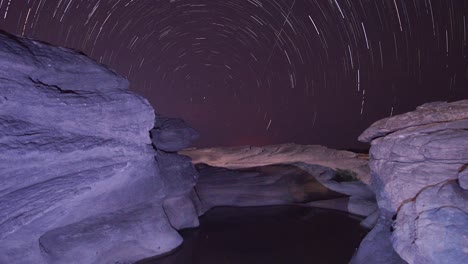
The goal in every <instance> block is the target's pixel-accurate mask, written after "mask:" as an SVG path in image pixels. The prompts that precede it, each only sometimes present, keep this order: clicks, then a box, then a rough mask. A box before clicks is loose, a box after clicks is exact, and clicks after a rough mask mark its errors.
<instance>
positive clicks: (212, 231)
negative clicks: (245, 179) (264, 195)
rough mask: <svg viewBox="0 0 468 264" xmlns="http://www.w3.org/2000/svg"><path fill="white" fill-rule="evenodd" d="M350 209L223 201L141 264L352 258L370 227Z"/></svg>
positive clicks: (337, 262) (315, 263)
mask: <svg viewBox="0 0 468 264" xmlns="http://www.w3.org/2000/svg"><path fill="white" fill-rule="evenodd" d="M359 221H360V219H359V218H355V217H352V216H350V215H348V214H345V213H341V212H336V211H331V210H323V209H313V208H306V207H299V206H268V207H248V208H234V207H220V208H215V209H212V210H210V211H209V212H207V213H206V214H205V215H204V216H202V217H201V218H200V223H201V224H200V227H199V228H197V229H190V230H183V231H182V232H181V235H182V236H183V238H184V243H183V244H182V246H181V247H179V248H178V249H177V250H175V251H174V252H172V253H170V254H168V255H166V256H163V257H160V258H152V259H146V260H143V261H140V262H138V263H139V264H224V263H225V264H263V263H265V264H267V263H273V264H275V263H278V264H302V263H304V264H305V263H307V264H346V263H348V262H349V260H350V259H351V257H352V255H353V253H354V251H355V249H356V248H357V247H358V246H359V243H360V241H361V240H362V239H363V238H364V236H365V235H366V230H364V229H362V228H361V227H360V226H359Z"/></svg>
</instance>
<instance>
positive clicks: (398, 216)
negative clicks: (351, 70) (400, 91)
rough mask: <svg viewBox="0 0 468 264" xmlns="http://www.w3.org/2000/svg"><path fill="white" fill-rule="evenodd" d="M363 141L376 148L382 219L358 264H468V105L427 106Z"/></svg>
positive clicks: (373, 157) (374, 129) (374, 176)
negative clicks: (386, 255) (385, 255)
mask: <svg viewBox="0 0 468 264" xmlns="http://www.w3.org/2000/svg"><path fill="white" fill-rule="evenodd" d="M359 139H360V140H362V141H365V142H371V143H372V147H371V149H370V161H369V166H370V169H371V181H370V186H371V188H372V189H373V191H374V192H375V193H376V196H377V202H378V204H379V208H380V211H381V216H380V221H379V224H378V226H377V227H376V228H375V229H374V230H373V231H372V232H371V233H370V234H369V235H368V236H367V237H366V239H364V241H363V243H362V244H361V247H360V250H359V251H358V254H357V255H356V257H355V259H354V262H352V263H369V261H371V262H372V263H405V262H407V263H410V264H425V263H447V264H448V263H468V239H467V238H468V207H467V204H468V188H467V187H468V186H467V184H466V183H467V181H468V171H467V167H468V165H467V164H468V100H462V101H457V102H451V103H447V102H435V103H428V104H424V105H422V106H420V107H418V108H417V109H416V110H415V111H413V112H409V113H405V114H402V115H397V116H393V117H390V118H386V119H383V120H380V121H377V122H376V123H374V124H373V125H372V126H371V127H370V128H368V129H367V130H366V131H364V133H363V134H362V135H361V136H360V137H359ZM390 230H391V231H390ZM377 234H380V235H377ZM379 245H381V247H379ZM393 249H395V250H396V253H398V255H397V254H395V253H393V256H391V258H389V259H387V260H382V258H380V255H379V254H376V253H375V252H386V253H382V254H381V255H383V254H388V255H389V256H390V255H391V252H393ZM377 255H378V256H379V257H377ZM373 256H376V257H373ZM400 257H401V258H402V259H399V258H400ZM378 258H380V260H378ZM379 261H380V262H379Z"/></svg>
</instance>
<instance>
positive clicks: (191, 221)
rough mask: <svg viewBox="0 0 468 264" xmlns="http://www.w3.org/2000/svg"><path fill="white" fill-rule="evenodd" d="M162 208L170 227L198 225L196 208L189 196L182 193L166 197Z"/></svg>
mask: <svg viewBox="0 0 468 264" xmlns="http://www.w3.org/2000/svg"><path fill="white" fill-rule="evenodd" d="M163 208H164V212H165V213H166V215H167V218H168V219H169V222H170V223H171V225H172V227H174V228H175V229H177V230H180V229H184V228H193V227H197V226H199V225H200V222H199V221H198V210H197V208H196V206H195V205H194V203H193V201H192V199H191V197H190V196H187V195H184V196H178V197H172V198H169V199H166V200H164V204H163ZM155 255H156V254H155Z"/></svg>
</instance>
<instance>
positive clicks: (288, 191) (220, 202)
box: [181, 144, 378, 227]
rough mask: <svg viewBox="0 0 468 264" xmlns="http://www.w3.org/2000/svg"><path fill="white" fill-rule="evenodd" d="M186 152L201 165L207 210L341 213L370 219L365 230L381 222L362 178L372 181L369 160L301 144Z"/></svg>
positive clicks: (200, 183)
mask: <svg viewBox="0 0 468 264" xmlns="http://www.w3.org/2000/svg"><path fill="white" fill-rule="evenodd" d="M181 153H184V154H186V155H188V156H190V157H191V158H192V161H193V163H195V164H197V163H198V165H197V167H198V170H199V172H200V178H199V180H198V182H197V185H196V190H197V195H198V198H199V200H200V202H201V212H205V211H206V210H208V209H210V208H212V207H216V206H266V205H286V204H294V205H301V206H308V207H320V208H328V209H335V210H341V211H345V212H349V213H352V214H356V215H360V216H364V217H368V219H367V220H366V221H364V222H363V223H362V224H363V225H364V226H365V227H371V226H373V225H374V224H375V218H376V214H377V215H378V212H377V205H376V202H375V197H374V194H373V192H372V191H371V190H370V189H369V188H368V187H367V186H366V185H365V184H363V183H362V182H361V181H358V180H357V178H361V177H362V178H367V177H368V169H367V168H368V166H367V160H366V157H365V156H360V155H358V154H355V153H352V152H349V151H338V150H333V149H329V148H326V147H322V146H301V145H296V144H284V145H275V146H265V147H235V148H212V149H187V150H184V151H181ZM207 164H208V165H209V166H208V165H207ZM317 164H319V165H317ZM211 166H218V167H211ZM356 172H357V173H356ZM358 173H359V174H358Z"/></svg>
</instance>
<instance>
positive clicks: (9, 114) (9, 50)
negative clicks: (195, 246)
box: [0, 33, 180, 264]
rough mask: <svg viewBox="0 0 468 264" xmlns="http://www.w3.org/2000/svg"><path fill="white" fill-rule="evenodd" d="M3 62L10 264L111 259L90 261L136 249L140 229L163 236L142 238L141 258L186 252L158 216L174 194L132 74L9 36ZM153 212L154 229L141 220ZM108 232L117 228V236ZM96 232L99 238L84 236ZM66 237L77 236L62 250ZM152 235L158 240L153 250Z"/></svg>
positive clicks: (3, 243) (2, 207) (2, 257)
mask: <svg viewBox="0 0 468 264" xmlns="http://www.w3.org/2000/svg"><path fill="white" fill-rule="evenodd" d="M0 58H2V59H1V61H0V98H1V100H0V182H1V183H2V184H1V185H0V248H1V250H0V263H37V264H42V263H46V262H47V261H48V260H53V259H57V262H60V263H69V262H68V261H63V262H62V260H63V259H62V258H61V257H60V256H59V255H61V256H63V258H68V257H69V256H75V255H74V254H77V253H76V252H81V253H83V255H82V256H81V257H82V258H84V259H87V258H88V257H89V258H90V259H94V258H99V260H103V259H101V258H100V257H98V256H88V255H87V254H91V253H93V254H95V252H94V251H93V250H95V251H96V252H109V251H108V250H110V248H114V249H116V248H120V247H126V244H125V243H127V242H125V241H129V239H128V237H127V236H128V234H129V232H133V231H132V230H135V229H134V228H135V224H137V223H138V224H139V223H142V224H143V225H144V229H145V230H147V231H150V230H152V231H157V232H158V233H154V234H152V235H148V234H143V233H141V232H140V233H138V232H136V233H135V234H133V235H132V236H133V237H132V240H133V241H134V244H133V246H132V247H131V248H132V251H133V252H139V253H138V254H139V255H138V256H141V257H142V258H143V257H149V256H152V255H153V254H155V253H158V252H163V251H167V250H171V249H172V248H174V247H175V246H177V243H179V242H180V241H179V240H180V237H179V236H178V234H177V233H176V232H175V231H174V230H173V229H172V227H171V226H170V225H169V224H168V222H167V219H166V217H165V215H164V214H162V213H158V212H163V211H162V208H161V205H160V204H161V203H162V200H163V199H164V198H165V197H167V195H168V192H167V190H165V184H166V181H165V180H164V179H163V178H162V176H161V174H160V173H159V172H158V165H157V163H156V162H155V159H154V154H155V151H154V149H153V147H152V146H151V145H150V144H151V139H150V137H149V131H150V130H151V128H152V127H153V125H154V119H155V116H154V110H153V109H152V107H151V106H150V104H149V103H148V102H147V101H146V100H145V99H144V98H142V97H140V96H138V95H136V94H134V93H132V92H130V91H128V90H127V86H128V82H127V80H125V79H124V78H123V77H121V76H119V75H117V74H116V73H115V72H113V71H111V70H109V69H107V68H106V67H105V66H103V65H99V64H97V63H95V62H94V61H92V60H90V59H89V58H87V57H86V56H85V55H83V54H80V53H78V52H76V51H73V50H69V49H65V48H59V47H54V46H51V45H48V44H46V43H42V42H39V41H35V40H29V39H25V38H21V37H15V36H11V35H8V34H5V33H0ZM148 201H155V202H156V204H159V205H158V206H159V207H158V206H157V205H155V206H151V207H145V208H146V209H141V210H140V209H138V212H139V213H138V214H137V215H139V216H138V217H137V216H136V215H135V217H136V218H132V217H133V216H132V214H133V213H134V212H133V211H122V210H123V209H124V208H133V207H135V206H137V205H139V204H142V203H146V202H148ZM146 210H149V211H146ZM125 212H127V213H128V214H127V213H125ZM130 212H131V213H130ZM152 213H154V216H152V218H151V219H153V220H152V221H151V222H149V221H146V220H141V217H140V216H145V215H151V214H152ZM102 215H107V216H109V217H107V216H105V217H101V216H102ZM110 216H112V217H110ZM113 216H115V217H118V218H119V219H128V220H129V221H130V222H129V223H121V224H118V223H116V222H115V221H114V220H112V218H113ZM89 219H94V220H89ZM89 221H91V222H89ZM83 223H86V225H83ZM88 224H89V225H88ZM107 225H110V226H113V227H115V228H116V230H117V231H116V232H115V233H112V232H111V233H107V231H109V230H110V229H106V228H105V227H106V226H107ZM88 227H89V228H91V230H96V232H97V233H96V234H89V236H88V235H84V233H83V232H85V231H84V229H86V228H88ZM62 228H64V229H62ZM111 229H112V228H111ZM57 230H60V231H57ZM100 230H101V231H102V232H104V231H105V230H107V231H105V232H104V233H105V234H104V233H102V232H101V231H100ZM103 230H104V231H103ZM55 231H57V232H58V233H55ZM93 232H94V231H93ZM99 232H101V233H99ZM62 233H64V234H68V235H70V236H71V237H74V236H75V235H76V237H74V239H72V241H70V244H64V245H63V246H62V247H61V246H60V245H58V244H59V243H57V241H59V240H56V238H58V236H56V235H59V234H62ZM46 234H47V235H46ZM98 234H100V235H98ZM101 235H102V236H101ZM40 237H42V238H43V240H42V241H43V247H42V248H41V247H40V246H39V245H40V243H39V238H40ZM52 237H53V239H52ZM151 237H158V239H157V240H155V242H154V243H146V242H147V240H148V239H149V238H151ZM88 238H89V240H88ZM161 239H164V240H166V241H167V243H166V244H164V245H163V246H161V245H162V244H160V243H159V242H160V241H161ZM53 241H55V242H53ZM158 241H159V242H158ZM177 241H179V242H177ZM88 242H89V243H94V244H93V245H95V248H94V249H93V250H91V248H89V247H88V246H87V245H86V243H88ZM158 243H159V244H158ZM124 244H125V245H124ZM75 246H76V247H75ZM160 246H161V248H159V247H160ZM75 249H76V250H78V251H75ZM80 250H84V251H80ZM144 252H145V253H144ZM81 253H80V254H81ZM140 253H142V254H141V255H140ZM143 253H144V254H143ZM109 254H110V253H109ZM134 254H136V253H132V252H130V251H125V250H121V251H119V255H116V256H115V257H116V258H121V259H126V258H127V257H129V258H133V257H135V256H136V255H134ZM145 254H147V255H145ZM109 257H111V256H109ZM111 258H113V257H111ZM113 260H114V259H113ZM96 261H98V260H96ZM106 261H107V260H105V261H104V260H103V262H99V263H106ZM82 263H85V262H82ZM112 263H113V262H112Z"/></svg>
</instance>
